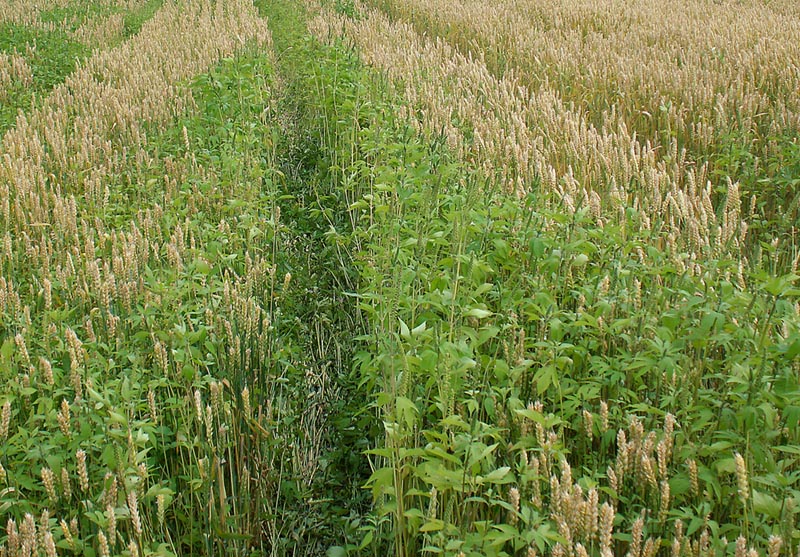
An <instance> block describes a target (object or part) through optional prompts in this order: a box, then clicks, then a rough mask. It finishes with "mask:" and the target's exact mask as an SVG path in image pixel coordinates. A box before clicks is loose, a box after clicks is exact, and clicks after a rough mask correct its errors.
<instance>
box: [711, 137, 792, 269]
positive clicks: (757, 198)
mask: <svg viewBox="0 0 800 557" xmlns="http://www.w3.org/2000/svg"><path fill="white" fill-rule="evenodd" d="M799 138H800V136H798V130H790V131H786V132H785V133H783V134H780V135H773V136H769V135H765V136H761V135H759V136H757V137H755V138H754V137H752V136H750V135H749V134H744V133H735V132H732V133H730V134H728V135H726V136H724V137H722V138H721V140H720V142H719V148H718V150H717V152H716V153H715V154H714V156H713V172H714V174H716V175H718V176H721V177H724V176H733V177H735V179H736V180H737V181H738V182H739V187H740V191H741V195H742V199H743V201H744V203H743V207H744V208H743V210H744V211H746V214H748V215H750V217H749V218H748V219H747V222H748V225H749V226H750V228H749V231H748V236H749V238H750V244H751V246H752V248H751V249H750V250H749V254H750V257H751V258H753V259H759V258H761V257H769V256H772V255H775V254H770V253H768V251H769V248H768V247H767V246H766V245H764V246H762V244H769V243H770V242H771V241H772V240H773V239H775V238H777V239H778V240H779V241H780V243H781V245H782V246H784V249H783V253H781V254H777V255H780V258H779V259H778V260H776V261H775V265H774V266H773V272H779V270H780V269H786V268H791V266H792V264H793V262H794V260H795V258H796V257H797V256H798V253H800V246H799V245H798V241H797V238H796V231H795V229H796V228H797V226H798V224H800V143H798V139H799Z"/></svg>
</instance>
